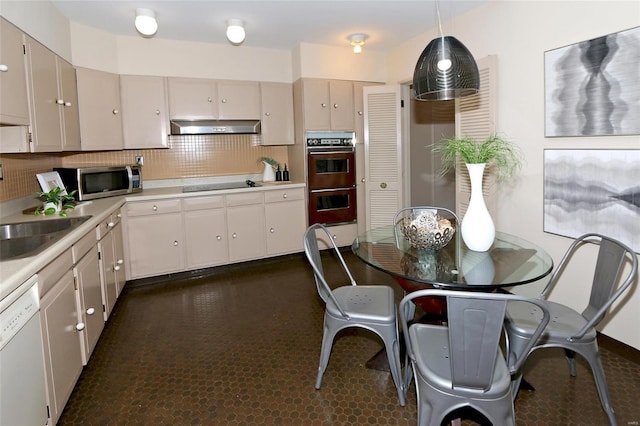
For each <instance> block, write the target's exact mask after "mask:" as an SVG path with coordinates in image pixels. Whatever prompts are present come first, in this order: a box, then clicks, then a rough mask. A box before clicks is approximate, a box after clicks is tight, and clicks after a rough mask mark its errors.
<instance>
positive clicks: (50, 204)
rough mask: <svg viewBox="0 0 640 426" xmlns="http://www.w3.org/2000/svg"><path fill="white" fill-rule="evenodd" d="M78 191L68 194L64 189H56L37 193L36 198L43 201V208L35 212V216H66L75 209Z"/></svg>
mask: <svg viewBox="0 0 640 426" xmlns="http://www.w3.org/2000/svg"><path fill="white" fill-rule="evenodd" d="M75 193H76V191H71V193H69V194H67V193H66V191H65V190H64V189H62V188H58V187H55V188H53V189H52V190H50V191H48V192H36V193H35V196H36V197H37V198H38V199H39V200H40V201H42V203H43V204H42V206H40V207H38V208H37V209H36V210H35V214H45V215H52V214H55V213H59V214H60V216H66V215H67V210H70V209H73V208H75V206H76V205H75V198H74V197H73V196H74V195H75Z"/></svg>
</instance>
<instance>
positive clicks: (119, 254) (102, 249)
mask: <svg viewBox="0 0 640 426" xmlns="http://www.w3.org/2000/svg"><path fill="white" fill-rule="evenodd" d="M120 216H121V214H120V210H117V211H115V212H114V213H112V214H111V215H110V216H109V217H108V218H107V219H105V220H104V221H103V222H102V223H101V224H100V225H98V226H97V227H96V234H95V235H96V238H97V239H98V252H99V256H100V276H101V280H102V302H103V304H104V320H105V321H106V320H107V318H109V315H111V311H113V307H114V306H115V304H116V299H117V298H118V295H120V292H121V291H122V287H124V283H125V281H126V277H125V274H124V268H125V266H124V254H123V247H122V227H121V226H120Z"/></svg>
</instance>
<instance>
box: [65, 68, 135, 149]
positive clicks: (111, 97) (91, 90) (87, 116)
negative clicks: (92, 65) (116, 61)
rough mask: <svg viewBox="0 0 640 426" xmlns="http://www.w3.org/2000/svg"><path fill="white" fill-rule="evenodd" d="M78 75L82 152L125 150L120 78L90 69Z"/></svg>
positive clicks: (85, 69)
mask: <svg viewBox="0 0 640 426" xmlns="http://www.w3.org/2000/svg"><path fill="white" fill-rule="evenodd" d="M76 72H77V78H78V102H79V104H80V131H81V139H82V150H83V151H104V150H118V149H122V148H123V146H124V143H123V136H122V111H121V104H120V76H119V75H118V74H112V73H108V72H104V71H98V70H92V69H88V68H78V69H77V70H76Z"/></svg>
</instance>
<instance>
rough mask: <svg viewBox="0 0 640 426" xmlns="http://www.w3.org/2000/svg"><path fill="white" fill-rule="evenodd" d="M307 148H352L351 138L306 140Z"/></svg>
mask: <svg viewBox="0 0 640 426" xmlns="http://www.w3.org/2000/svg"><path fill="white" fill-rule="evenodd" d="M307 146H314V147H315V146H318V147H320V146H327V147H332V146H346V147H351V146H353V138H308V139H307Z"/></svg>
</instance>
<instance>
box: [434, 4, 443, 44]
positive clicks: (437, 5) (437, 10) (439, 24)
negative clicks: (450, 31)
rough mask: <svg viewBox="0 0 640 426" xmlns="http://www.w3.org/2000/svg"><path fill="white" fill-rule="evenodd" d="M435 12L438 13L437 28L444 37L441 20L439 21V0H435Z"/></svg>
mask: <svg viewBox="0 0 640 426" xmlns="http://www.w3.org/2000/svg"><path fill="white" fill-rule="evenodd" d="M436 14H437V15H438V28H439V29H440V37H444V34H443V33H442V22H440V2H439V1H438V0H436Z"/></svg>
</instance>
